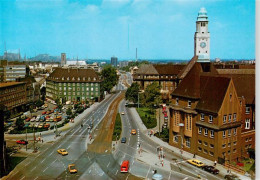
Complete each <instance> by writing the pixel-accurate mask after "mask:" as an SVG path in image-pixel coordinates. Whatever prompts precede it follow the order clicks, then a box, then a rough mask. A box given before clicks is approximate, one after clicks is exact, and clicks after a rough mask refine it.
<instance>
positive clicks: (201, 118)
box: [200, 113, 204, 121]
mask: <svg viewBox="0 0 260 180" xmlns="http://www.w3.org/2000/svg"><path fill="white" fill-rule="evenodd" d="M200 120H201V121H204V114H203V113H201V114H200Z"/></svg>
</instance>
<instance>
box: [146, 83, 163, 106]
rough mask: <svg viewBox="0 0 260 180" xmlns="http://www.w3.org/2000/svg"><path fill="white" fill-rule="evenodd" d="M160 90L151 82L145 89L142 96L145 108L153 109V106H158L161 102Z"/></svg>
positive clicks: (157, 85) (156, 84) (159, 87)
mask: <svg viewBox="0 0 260 180" xmlns="http://www.w3.org/2000/svg"><path fill="white" fill-rule="evenodd" d="M160 90H161V86H160V85H159V83H158V82H153V83H152V84H150V85H148V86H147V87H146V89H145V91H144V93H143V96H142V98H143V100H142V101H143V103H144V104H145V106H146V107H150V108H153V107H154V105H156V106H158V105H159V104H160V103H161V102H162V98H161V93H160Z"/></svg>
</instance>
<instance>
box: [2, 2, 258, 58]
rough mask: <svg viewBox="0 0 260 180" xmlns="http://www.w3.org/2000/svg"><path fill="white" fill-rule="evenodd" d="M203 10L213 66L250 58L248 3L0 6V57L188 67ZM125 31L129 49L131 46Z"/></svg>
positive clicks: (252, 40) (252, 39) (251, 28)
mask: <svg viewBox="0 0 260 180" xmlns="http://www.w3.org/2000/svg"><path fill="white" fill-rule="evenodd" d="M201 7H205V8H206V10H207V12H208V16H209V31H210V33H211V59H214V58H216V57H219V58H221V59H224V58H232V59H252V58H255V2H254V1H253V0H81V1H76V0H16V1H14V0H0V22H1V28H0V54H1V55H2V54H3V52H4V42H6V46H7V49H8V50H10V51H12V50H15V49H19V48H20V50H21V55H22V57H23V56H24V54H25V53H26V55H27V57H30V56H34V55H35V54H40V53H48V54H50V55H60V53H61V52H65V53H67V56H68V57H70V58H73V57H77V56H78V57H79V58H89V59H93V58H105V59H109V58H110V57H111V56H113V55H115V56H117V57H118V58H119V59H120V60H121V59H135V48H136V47H137V48H138V58H141V59H191V58H192V57H193V54H194V40H193V39H194V32H195V28H196V26H195V22H196V18H197V14H198V11H199V10H200V8H201ZM128 29H129V41H128Z"/></svg>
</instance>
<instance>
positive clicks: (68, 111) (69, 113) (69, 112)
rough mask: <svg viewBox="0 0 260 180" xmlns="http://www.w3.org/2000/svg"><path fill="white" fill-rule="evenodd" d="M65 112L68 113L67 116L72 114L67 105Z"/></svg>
mask: <svg viewBox="0 0 260 180" xmlns="http://www.w3.org/2000/svg"><path fill="white" fill-rule="evenodd" d="M66 114H67V115H69V116H70V115H71V114H72V111H71V107H69V108H68V109H67V111H66Z"/></svg>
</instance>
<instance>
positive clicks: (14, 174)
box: [13, 163, 122, 176]
mask: <svg viewBox="0 0 260 180" xmlns="http://www.w3.org/2000/svg"><path fill="white" fill-rule="evenodd" d="M121 164H122V163H121ZM17 173H18V171H16V173H14V175H13V176H15V175H16V174H17Z"/></svg>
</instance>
